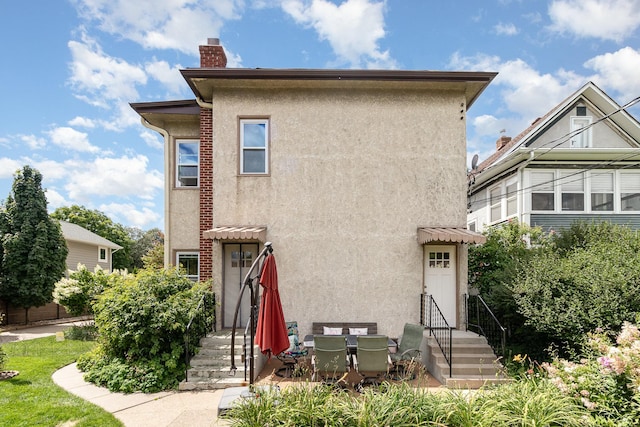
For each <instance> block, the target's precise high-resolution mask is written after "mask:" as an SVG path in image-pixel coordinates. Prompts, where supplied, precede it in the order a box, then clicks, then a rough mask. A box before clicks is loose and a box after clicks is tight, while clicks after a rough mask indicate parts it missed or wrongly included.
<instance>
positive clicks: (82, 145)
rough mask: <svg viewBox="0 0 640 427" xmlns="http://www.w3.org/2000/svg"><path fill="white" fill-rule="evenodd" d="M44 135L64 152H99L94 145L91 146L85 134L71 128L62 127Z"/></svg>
mask: <svg viewBox="0 0 640 427" xmlns="http://www.w3.org/2000/svg"><path fill="white" fill-rule="evenodd" d="M46 133H47V134H48V135H49V138H51V142H53V143H54V144H55V145H57V146H59V147H62V148H64V149H65V150H71V151H81V152H86V153H96V152H98V151H100V148H98V147H96V146H95V145H91V143H90V142H89V138H88V135H87V134H86V133H84V132H79V131H77V130H75V129H73V128H70V127H66V126H63V127H58V128H55V129H53V130H50V131H48V132H46Z"/></svg>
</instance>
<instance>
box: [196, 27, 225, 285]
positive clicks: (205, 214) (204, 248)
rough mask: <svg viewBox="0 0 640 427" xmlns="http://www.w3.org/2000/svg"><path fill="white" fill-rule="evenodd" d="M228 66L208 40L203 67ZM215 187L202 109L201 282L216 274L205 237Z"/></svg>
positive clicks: (208, 118) (208, 126)
mask: <svg viewBox="0 0 640 427" xmlns="http://www.w3.org/2000/svg"><path fill="white" fill-rule="evenodd" d="M226 66H227V56H226V54H225V53H224V49H223V48H222V46H220V42H219V40H218V39H208V40H207V44H206V45H203V46H200V68H224V67H226ZM202 95H203V96H207V95H208V94H202ZM205 101H208V100H205ZM213 184H214V183H213V113H212V111H211V110H209V109H208V108H200V280H207V279H210V278H211V276H212V271H213V254H212V250H213V240H210V239H205V238H204V232H205V231H207V230H211V229H212V228H213V223H214V221H213Z"/></svg>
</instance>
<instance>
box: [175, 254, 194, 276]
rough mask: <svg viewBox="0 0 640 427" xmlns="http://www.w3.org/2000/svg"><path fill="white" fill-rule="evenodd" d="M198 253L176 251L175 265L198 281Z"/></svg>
mask: <svg viewBox="0 0 640 427" xmlns="http://www.w3.org/2000/svg"><path fill="white" fill-rule="evenodd" d="M199 264H200V254H199V253H198V252H176V266H178V267H179V268H180V270H181V271H182V272H184V274H185V275H186V276H187V277H188V278H189V279H191V280H193V281H198V277H199Z"/></svg>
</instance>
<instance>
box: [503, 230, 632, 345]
mask: <svg viewBox="0 0 640 427" xmlns="http://www.w3.org/2000/svg"><path fill="white" fill-rule="evenodd" d="M551 246H552V250H550V251H546V252H544V253H541V254H539V255H538V256H537V257H536V258H535V259H533V260H532V261H531V262H530V263H529V265H528V268H527V270H526V271H523V272H522V274H520V275H518V277H517V279H516V280H515V281H514V282H513V286H512V291H513V293H514V297H515V300H516V303H517V305H518V308H519V311H520V313H522V314H523V315H524V316H525V317H526V319H527V323H528V324H529V325H531V326H532V327H534V328H535V329H536V330H538V331H540V332H544V333H546V334H549V335H550V336H551V337H553V338H554V339H555V340H557V341H563V342H566V343H567V344H568V345H569V346H570V347H572V348H577V347H578V346H579V345H580V343H581V340H582V338H583V336H584V334H585V333H587V332H592V331H594V330H596V329H597V328H602V329H605V330H611V331H613V332H617V331H620V328H621V327H622V324H623V323H624V322H625V321H631V322H632V321H635V319H636V316H637V315H638V314H639V313H640V293H638V286H639V285H640V257H639V256H638V254H639V253H640V252H639V251H640V238H639V237H638V236H637V233H636V232H635V231H633V230H631V229H629V228H628V227H624V226H619V225H612V224H610V223H606V222H601V223H593V224H586V223H576V224H574V225H573V226H572V227H571V228H569V229H566V230H564V231H562V233H560V234H559V235H557V236H556V237H554V239H553V242H552V243H551Z"/></svg>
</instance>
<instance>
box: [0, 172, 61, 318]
mask: <svg viewBox="0 0 640 427" xmlns="http://www.w3.org/2000/svg"><path fill="white" fill-rule="evenodd" d="M0 216H2V217H3V218H1V219H0V227H2V229H0V237H1V240H2V250H3V251H2V254H1V255H2V256H1V257H0V298H2V299H4V300H5V301H8V302H10V303H11V304H13V305H15V306H17V307H24V308H25V309H28V308H29V307H38V306H41V305H44V304H46V303H48V302H51V301H52V300H53V289H54V287H55V283H56V282H57V281H58V280H59V279H60V278H61V277H62V276H63V275H64V272H65V270H66V263H65V261H66V259H67V253H68V250H67V245H66V242H65V239H64V236H63V235H62V230H61V229H60V224H59V223H58V222H57V221H55V220H54V219H52V218H50V217H49V214H48V213H47V199H46V197H45V194H44V190H43V189H42V175H41V174H40V172H38V171H37V170H35V169H32V168H31V167H29V166H25V167H24V168H23V169H22V170H21V171H18V172H17V173H16V174H15V176H14V181H13V186H12V189H11V194H10V195H9V197H8V198H7V200H6V205H5V208H4V210H3V212H2V213H1V214H0Z"/></svg>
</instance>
